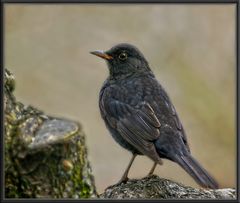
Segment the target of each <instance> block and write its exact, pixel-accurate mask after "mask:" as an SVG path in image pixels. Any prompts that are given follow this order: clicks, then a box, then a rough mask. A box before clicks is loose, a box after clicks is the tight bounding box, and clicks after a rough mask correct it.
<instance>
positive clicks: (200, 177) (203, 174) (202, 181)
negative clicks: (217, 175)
mask: <svg viewBox="0 0 240 203" xmlns="http://www.w3.org/2000/svg"><path fill="white" fill-rule="evenodd" d="M173 159H174V161H175V162H177V163H178V164H179V165H180V166H181V167H182V168H183V169H184V170H185V171H186V172H187V173H188V174H189V175H191V176H192V177H193V178H194V180H195V181H196V182H197V183H198V184H199V185H201V186H202V187H204V188H211V189H217V188H218V183H217V182H216V181H215V180H214V178H213V177H211V176H210V175H209V174H208V172H207V171H206V170H205V169H204V168H203V167H202V166H201V165H200V164H199V163H198V162H197V161H196V160H195V159H194V158H193V157H192V156H191V155H190V154H188V155H175V156H174V158H173Z"/></svg>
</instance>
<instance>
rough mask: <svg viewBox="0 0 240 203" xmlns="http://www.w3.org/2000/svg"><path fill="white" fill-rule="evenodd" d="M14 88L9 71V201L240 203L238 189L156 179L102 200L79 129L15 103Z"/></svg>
mask: <svg viewBox="0 0 240 203" xmlns="http://www.w3.org/2000/svg"><path fill="white" fill-rule="evenodd" d="M14 88H15V80H14V77H13V75H12V74H11V73H10V72H9V71H8V70H7V69H5V71H4V153H5V156H4V180H5V198H59V199H61V198H74V199H82V198H101V199H236V191H235V189H219V190H205V189H195V188H192V187H187V186H184V185H182V184H179V183H176V182H173V181H170V180H166V179H162V178H159V177H158V176H156V175H153V176H149V177H145V178H143V179H140V180H134V179H133V180H129V181H128V182H127V183H125V184H124V183H122V184H120V185H113V186H110V187H108V188H107V189H106V190H105V192H104V193H103V194H101V195H98V194H97V192H96V188H95V183H94V177H93V175H92V171H91V167H90V164H89V161H88V157H87V147H86V144H85V135H84V133H83V131H82V128H81V126H80V124H79V123H78V122H74V121H71V120H68V119H63V118H55V117H52V116H48V115H46V114H44V113H43V112H42V111H40V110H38V109H36V108H35V107H32V106H26V105H24V104H22V103H20V102H18V101H16V99H15V97H14V95H13V91H14Z"/></svg>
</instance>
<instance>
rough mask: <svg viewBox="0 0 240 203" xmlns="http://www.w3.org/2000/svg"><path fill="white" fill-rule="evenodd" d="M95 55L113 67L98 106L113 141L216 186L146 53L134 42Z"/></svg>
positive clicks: (203, 183)
mask: <svg viewBox="0 0 240 203" xmlns="http://www.w3.org/2000/svg"><path fill="white" fill-rule="evenodd" d="M91 53H92V54H94V55H97V56H100V57H102V58H104V59H105V60H106V61H107V64H108V68H109V74H110V75H109V77H108V78H107V80H106V81H105V83H104V85H103V87H102V89H101V91H100V98H99V107H100V112H101V115H102V118H103V120H104V121H105V124H106V126H107V128H108V130H109V131H110V133H111V135H112V136H113V138H114V139H115V140H116V141H117V142H118V143H119V144H120V145H121V146H122V147H124V148H125V149H127V150H129V151H131V152H132V153H133V154H139V155H146V156H148V157H149V158H150V159H152V160H153V161H154V162H155V163H159V164H161V163H162V160H161V159H162V158H166V159H169V160H172V161H174V162H176V163H178V164H179V165H180V166H181V167H182V168H183V169H184V170H185V171H186V172H187V173H189V174H190V175H191V176H192V177H193V178H194V179H195V180H196V182H198V183H199V184H200V185H201V186H203V187H207V188H217V187H218V185H217V183H216V181H215V180H214V179H213V178H212V177H211V176H210V175H209V174H208V173H207V172H206V171H205V170H204V169H203V168H202V167H201V166H200V165H199V163H198V162H197V161H196V160H195V159H194V158H193V157H192V156H191V154H190V149H189V145H188V142H187V138H186V135H185V132H184V129H183V127H182V124H181V122H180V120H179V118H178V115H177V113H176V110H175V108H174V106H173V105H172V102H171V100H170V99H169V97H168V95H167V93H166V92H165V90H164V89H163V87H162V86H161V85H160V84H159V82H158V81H157V80H156V78H155V76H154V74H153V72H152V71H151V69H150V67H149V64H148V62H147V60H146V59H145V57H144V56H143V54H142V53H141V52H140V51H139V50H138V49H137V48H136V47H134V46H132V45H129V44H119V45H117V46H115V47H113V48H111V49H110V50H109V51H106V52H100V51H95V52H91ZM133 159H134V158H133ZM132 161H133V160H132ZM130 166H131V164H130ZM130 166H129V168H130ZM129 168H128V169H127V171H126V172H125V177H124V178H127V173H128V170H129Z"/></svg>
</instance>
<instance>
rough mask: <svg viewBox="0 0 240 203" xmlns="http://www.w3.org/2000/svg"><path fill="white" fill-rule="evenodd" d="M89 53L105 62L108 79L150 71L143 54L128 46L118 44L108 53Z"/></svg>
mask: <svg viewBox="0 0 240 203" xmlns="http://www.w3.org/2000/svg"><path fill="white" fill-rule="evenodd" d="M90 53H91V54H94V55H96V56H99V57H101V58H103V59H105V60H106V61H107V64H108V67H109V72H110V77H112V78H114V79H118V78H120V79H121V78H125V77H128V76H131V75H135V74H141V73H143V72H146V71H150V68H149V66H148V62H147V60H146V59H145V58H144V56H143V54H142V53H141V52H140V51H139V50H138V49H137V48H136V47H135V46H133V45H130V44H126V43H123V44H118V45H116V46H114V47H112V48H111V49H110V50H108V51H93V52H90Z"/></svg>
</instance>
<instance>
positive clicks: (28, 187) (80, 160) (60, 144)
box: [4, 69, 96, 198]
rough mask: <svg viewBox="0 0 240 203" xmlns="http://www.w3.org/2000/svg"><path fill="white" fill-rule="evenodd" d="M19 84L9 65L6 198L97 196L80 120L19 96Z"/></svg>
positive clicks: (5, 100) (6, 127)
mask: <svg viewBox="0 0 240 203" xmlns="http://www.w3.org/2000/svg"><path fill="white" fill-rule="evenodd" d="M14 87H15V80H14V77H13V75H12V74H11V73H10V71H8V70H6V69H5V72H4V116H5V119H4V152H5V160H4V167H5V198H41V197H42V198H89V197H95V196H96V190H95V184H94V178H93V175H92V172H91V167H90V165H89V162H88V159H87V148H86V145H85V135H84V133H83V131H82V128H81V126H80V124H79V123H77V122H74V121H71V120H67V119H63V118H55V117H51V116H48V115H46V114H44V113H43V112H42V111H40V110H38V109H36V108H34V107H32V106H26V105H24V104H22V103H20V102H18V101H16V99H15V97H14V95H13V91H14Z"/></svg>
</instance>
